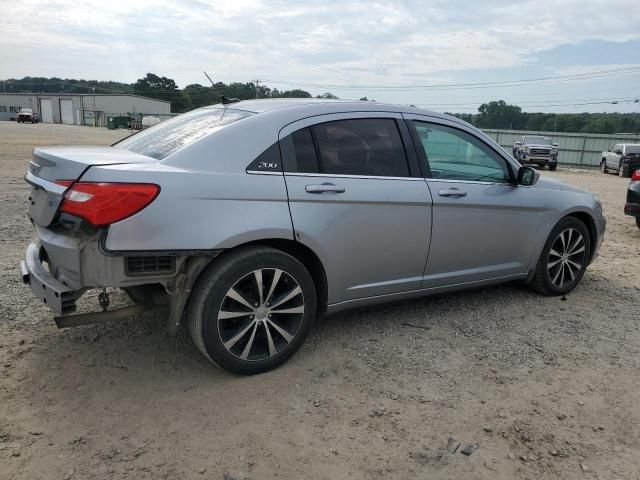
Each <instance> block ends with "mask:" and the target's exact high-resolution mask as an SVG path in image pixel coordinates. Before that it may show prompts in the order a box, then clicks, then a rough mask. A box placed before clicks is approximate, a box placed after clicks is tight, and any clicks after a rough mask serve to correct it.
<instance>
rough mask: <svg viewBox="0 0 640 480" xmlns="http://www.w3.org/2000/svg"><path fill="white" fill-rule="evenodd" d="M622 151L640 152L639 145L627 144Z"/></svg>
mask: <svg viewBox="0 0 640 480" xmlns="http://www.w3.org/2000/svg"><path fill="white" fill-rule="evenodd" d="M624 153H640V145H627V146H626V147H624Z"/></svg>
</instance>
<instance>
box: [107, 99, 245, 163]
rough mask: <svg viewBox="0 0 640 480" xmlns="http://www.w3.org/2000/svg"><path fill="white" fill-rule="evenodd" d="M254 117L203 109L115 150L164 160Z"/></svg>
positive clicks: (143, 133)
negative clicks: (206, 137)
mask: <svg viewBox="0 0 640 480" xmlns="http://www.w3.org/2000/svg"><path fill="white" fill-rule="evenodd" d="M251 115H254V114H253V113H252V112H245V111H242V110H233V109H231V108H201V109H198V110H194V111H192V112H188V113H185V114H183V115H180V116H178V117H175V118H172V119H171V120H167V121H165V122H162V123H159V124H158V125H155V126H153V127H151V128H148V129H146V130H142V131H141V132H140V133H136V134H135V135H131V136H130V137H128V138H125V139H124V140H122V141H120V142H118V143H115V144H114V145H113V146H114V147H116V148H122V149H124V150H129V151H131V152H134V153H139V154H140V155H146V156H147V157H152V158H155V159H158V160H162V159H163V158H164V157H166V156H167V155H171V154H172V153H173V152H175V151H177V150H179V149H180V148H182V147H184V146H187V145H189V144H191V143H193V142H195V141H196V140H199V139H200V138H202V137H204V136H206V135H209V134H210V133H213V132H215V131H217V130H220V129H221V128H224V127H225V126H226V125H229V124H231V123H234V122H237V121H238V120H241V119H243V118H246V117H249V116H251Z"/></svg>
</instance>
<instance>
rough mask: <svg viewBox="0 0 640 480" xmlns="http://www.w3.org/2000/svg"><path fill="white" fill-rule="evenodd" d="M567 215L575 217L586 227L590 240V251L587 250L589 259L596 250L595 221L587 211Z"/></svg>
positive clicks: (596, 233) (596, 234)
mask: <svg viewBox="0 0 640 480" xmlns="http://www.w3.org/2000/svg"><path fill="white" fill-rule="evenodd" d="M567 216H568V217H574V218H577V219H578V220H580V221H581V222H582V223H584V225H585V226H586V227H587V231H588V232H589V240H591V251H590V252H589V255H590V259H591V258H593V252H595V250H596V242H597V241H598V231H597V229H596V222H595V221H594V220H593V218H592V217H591V215H589V214H588V213H587V212H574V213H571V214H569V215H567Z"/></svg>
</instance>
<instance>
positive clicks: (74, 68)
mask: <svg viewBox="0 0 640 480" xmlns="http://www.w3.org/2000/svg"><path fill="white" fill-rule="evenodd" d="M621 19H622V20H621ZM637 25H640V9H639V8H637V5H636V1H635V0H611V1H606V2H605V1H589V2H584V0H581V1H577V0H563V1H550V2H539V1H533V0H527V1H524V2H519V3H515V2H513V1H503V0H486V1H483V2H468V1H461V0H432V1H429V2H422V1H417V0H405V1H397V2H390V1H375V0H374V1H369V0H352V1H349V2H344V1H338V0H328V1H323V2H314V3H309V4H307V3H306V2H299V1H285V0H273V1H266V0H216V1H208V0H165V1H164V2H162V3H159V2H156V1H151V0H136V1H135V2H132V1H130V0H110V1H109V2H105V1H104V0H64V1H63V0H49V1H40V0H21V1H14V2H11V3H7V4H5V5H4V6H3V14H2V18H1V19H0V48H1V50H2V51H3V55H2V56H3V61H2V62H0V77H5V78H6V77H20V76H23V75H46V76H50V75H57V76H62V77H76V78H97V79H115V80H122V81H134V80H135V79H136V78H139V77H140V76H142V75H144V74H145V73H146V72H148V71H153V72H157V73H160V74H163V75H167V76H170V77H172V78H175V79H176V80H177V81H178V83H179V84H181V85H183V86H184V85H186V84H187V83H192V82H203V81H204V78H203V75H202V73H201V72H202V70H207V71H208V72H209V73H211V74H213V76H214V78H215V79H220V80H223V81H234V80H235V81H248V80H250V79H253V78H264V79H269V80H273V81H275V80H283V81H286V82H291V83H292V84H293V83H296V82H300V83H316V84H318V83H321V84H350V85H353V84H366V85H370V84H376V85H378V84H396V85H397V84H413V83H416V82H419V83H436V82H447V81H451V80H454V79H456V78H458V75H457V74H456V72H461V73H464V74H465V75H468V72H469V71H478V72H487V71H496V72H505V71H507V70H508V69H513V68H523V69H524V68H530V67H531V66H535V65H537V66H538V68H548V67H549V65H547V66H546V67H545V66H544V65H543V66H540V64H541V59H542V58H544V57H545V52H552V51H554V49H559V48H561V47H562V46H566V45H576V44H581V43H584V42H603V41H608V42H614V44H615V43H619V42H636V41H638V40H640V30H639V29H638V28H637ZM607 26H609V27H607ZM611 26H615V27H614V28H610V27H611ZM598 53H601V52H598ZM568 57H570V55H568ZM601 61H602V63H633V62H638V59H637V58H636V59H633V60H630V61H629V62H625V61H623V60H621V59H619V58H617V59H616V60H615V61H614V62H611V61H607V60H606V59H604V58H603V59H602V60H601ZM557 63H561V62H555V64H557ZM589 63H590V64H594V63H598V62H589ZM556 66H557V65H554V66H553V68H556ZM574 66H575V67H577V68H579V67H580V65H574ZM545 73H546V74H548V73H549V72H548V71H547V72H545ZM471 81H472V80H471ZM283 85H284V84H283Z"/></svg>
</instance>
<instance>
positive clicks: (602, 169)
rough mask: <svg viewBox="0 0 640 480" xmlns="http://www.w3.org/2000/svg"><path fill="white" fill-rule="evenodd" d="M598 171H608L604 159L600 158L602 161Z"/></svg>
mask: <svg viewBox="0 0 640 480" xmlns="http://www.w3.org/2000/svg"><path fill="white" fill-rule="evenodd" d="M600 171H601V172H602V173H609V169H607V162H606V160H604V159H603V160H602V162H601V163H600Z"/></svg>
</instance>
